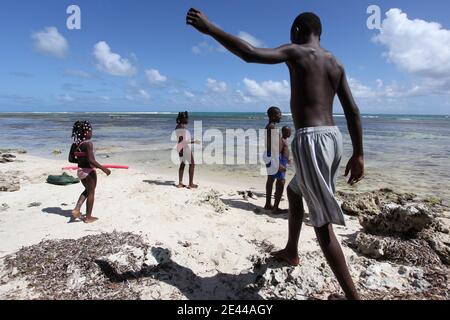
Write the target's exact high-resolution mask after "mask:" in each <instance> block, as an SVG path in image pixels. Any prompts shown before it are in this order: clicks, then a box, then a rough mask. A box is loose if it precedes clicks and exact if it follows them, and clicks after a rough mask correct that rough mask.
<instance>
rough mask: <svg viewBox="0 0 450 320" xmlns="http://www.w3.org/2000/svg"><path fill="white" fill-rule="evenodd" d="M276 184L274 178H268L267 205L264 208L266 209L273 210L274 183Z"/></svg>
mask: <svg viewBox="0 0 450 320" xmlns="http://www.w3.org/2000/svg"><path fill="white" fill-rule="evenodd" d="M274 182H275V178H274V177H273V176H267V182H266V205H265V206H264V209H267V210H272V209H273V206H272V190H273V183H274Z"/></svg>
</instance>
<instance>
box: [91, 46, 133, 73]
mask: <svg viewBox="0 0 450 320" xmlns="http://www.w3.org/2000/svg"><path fill="white" fill-rule="evenodd" d="M94 56H95V58H96V60H97V62H98V64H97V68H98V69H99V70H101V71H103V72H105V73H107V74H110V75H113V76H133V75H134V74H135V73H136V69H135V67H134V66H133V65H132V64H131V63H130V62H129V61H128V60H127V59H125V58H122V57H121V56H120V55H119V54H117V53H113V52H111V48H110V47H109V45H108V44H107V43H106V42H105V41H100V42H98V43H97V44H96V45H95V46H94Z"/></svg>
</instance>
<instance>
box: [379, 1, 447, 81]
mask: <svg viewBox="0 0 450 320" xmlns="http://www.w3.org/2000/svg"><path fill="white" fill-rule="evenodd" d="M374 41H375V42H377V43H380V44H383V45H385V46H386V47H387V49H388V51H387V53H386V56H387V57H388V59H389V61H391V62H392V63H394V64H396V65H397V66H398V67H400V68H401V69H402V70H405V71H406V72H409V73H412V74H416V75H420V76H424V77H437V78H445V77H450V30H447V29H444V28H443V27H442V26H441V25H440V24H439V23H436V22H427V21H424V20H420V19H414V20H411V19H409V18H408V16H407V14H406V13H404V12H402V11H401V10H400V9H390V10H389V11H388V12H387V13H386V18H385V19H384V20H383V23H382V29H381V30H380V33H379V34H378V35H376V36H375V37H374Z"/></svg>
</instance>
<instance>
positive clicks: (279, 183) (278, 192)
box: [273, 179, 286, 214]
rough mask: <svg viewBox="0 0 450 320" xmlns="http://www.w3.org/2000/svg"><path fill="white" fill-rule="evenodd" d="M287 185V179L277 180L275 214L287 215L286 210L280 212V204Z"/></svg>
mask: <svg viewBox="0 0 450 320" xmlns="http://www.w3.org/2000/svg"><path fill="white" fill-rule="evenodd" d="M285 184H286V180H285V179H277V181H276V185H275V203H274V205H273V210H274V213H278V214H281V213H286V212H285V211H286V210H280V202H281V197H282V196H283V192H284V185H285Z"/></svg>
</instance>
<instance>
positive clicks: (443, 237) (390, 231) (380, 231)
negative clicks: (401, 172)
mask: <svg viewBox="0 0 450 320" xmlns="http://www.w3.org/2000/svg"><path fill="white" fill-rule="evenodd" d="M339 196H340V198H341V199H342V201H343V203H342V209H343V210H344V212H345V213H346V214H348V215H354V216H358V219H359V222H360V224H361V226H362V227H363V232H361V233H359V234H357V236H356V237H355V240H354V241H353V243H350V245H352V246H353V247H354V248H355V249H356V250H357V251H358V252H360V253H361V254H363V255H366V256H368V257H371V258H374V259H382V260H390V261H396V262H400V263H406V264H422V263H424V264H439V263H441V262H442V263H444V264H447V265H450V239H449V230H448V227H447V226H445V225H444V224H443V223H442V222H441V220H440V218H441V217H445V216H446V214H448V212H449V208H448V207H446V206H445V205H444V204H443V202H442V201H441V200H439V199H436V198H429V199H420V198H419V197H417V196H415V195H413V194H398V193H395V192H393V191H391V190H388V189H383V190H379V191H375V192H368V193H364V194H345V193H340V194H339ZM437 257H439V259H436V258H437Z"/></svg>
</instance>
